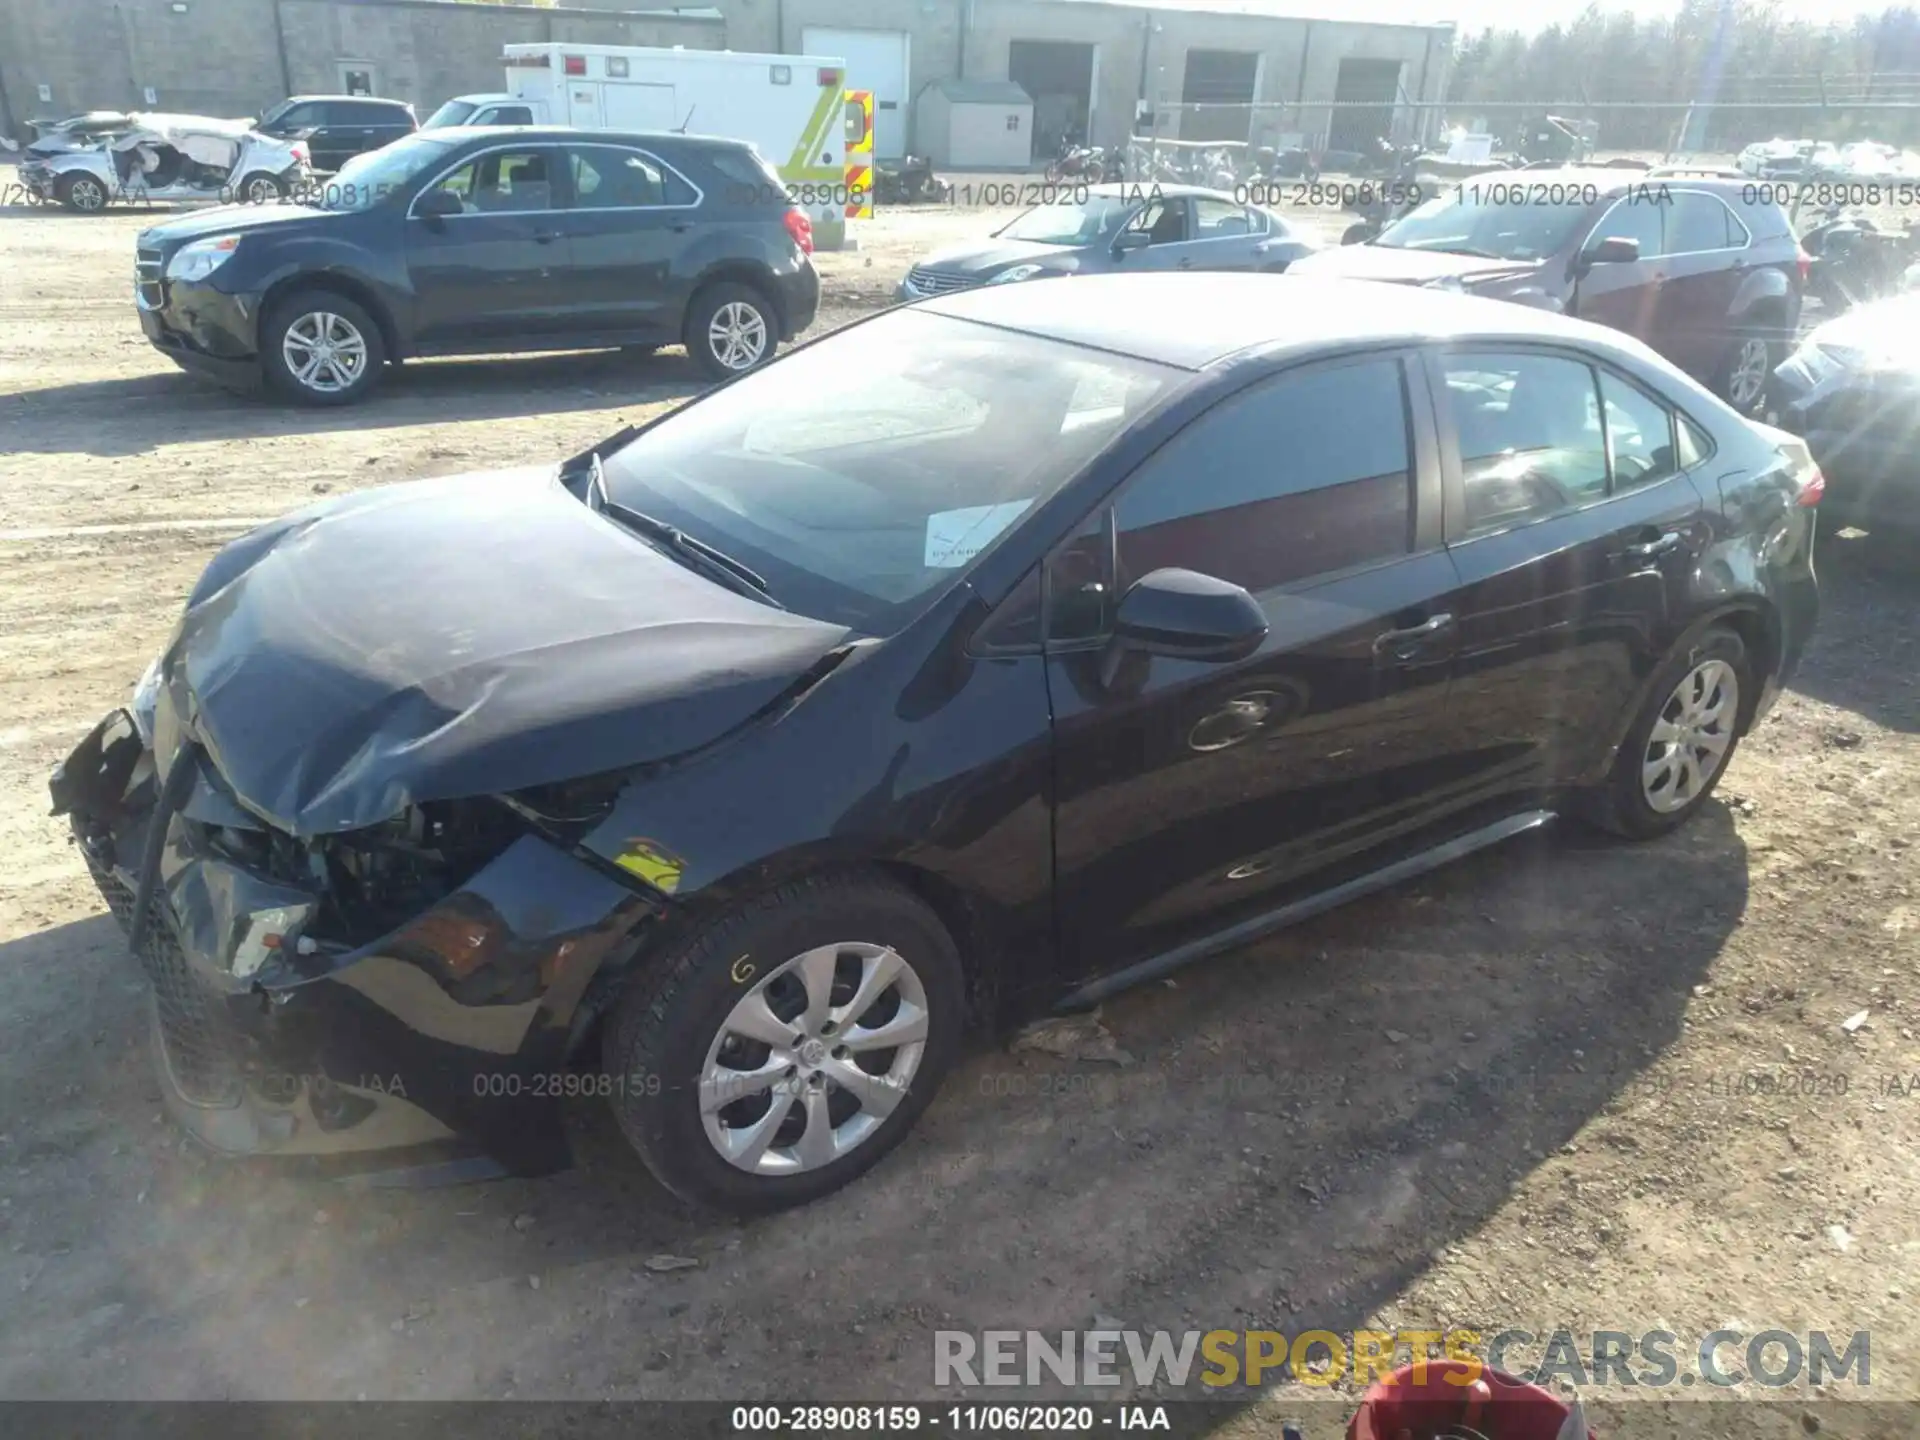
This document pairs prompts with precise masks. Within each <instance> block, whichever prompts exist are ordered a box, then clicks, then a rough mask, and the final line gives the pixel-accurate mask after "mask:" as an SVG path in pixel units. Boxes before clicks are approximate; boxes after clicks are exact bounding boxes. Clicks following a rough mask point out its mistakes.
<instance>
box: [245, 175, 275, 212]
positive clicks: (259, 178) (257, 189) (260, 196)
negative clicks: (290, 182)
mask: <svg viewBox="0 0 1920 1440" xmlns="http://www.w3.org/2000/svg"><path fill="white" fill-rule="evenodd" d="M279 198H280V186H279V184H278V183H277V182H275V181H273V180H269V179H268V178H267V177H266V176H264V175H256V176H255V177H254V178H253V179H252V180H249V181H248V182H247V200H248V201H249V202H250V203H252V204H254V205H270V204H272V203H273V202H274V201H275V200H278V199H279Z"/></svg>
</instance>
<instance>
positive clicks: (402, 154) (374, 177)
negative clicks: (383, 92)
mask: <svg viewBox="0 0 1920 1440" xmlns="http://www.w3.org/2000/svg"><path fill="white" fill-rule="evenodd" d="M455 143H456V142H454V141H452V140H435V139H431V138H428V137H426V136H422V135H413V136H410V137H408V138H407V139H405V140H396V141H395V142H394V143H393V144H391V145H388V146H386V147H384V148H383V149H379V150H371V151H368V152H367V153H366V154H364V155H356V156H354V157H353V158H352V159H351V160H349V161H347V163H346V164H344V165H342V166H341V167H340V172H339V173H338V174H337V175H334V176H332V177H331V178H330V179H327V180H325V181H322V182H321V183H319V184H317V185H315V186H314V188H313V195H312V197H311V198H310V199H309V200H308V202H307V203H308V204H310V205H312V206H313V207H314V208H315V209H318V210H371V209H372V208H373V207H374V206H375V205H378V204H380V203H381V202H382V201H383V200H385V199H386V198H387V197H388V196H390V195H392V194H393V193H394V192H395V191H397V190H399V189H401V188H402V187H403V186H405V185H406V184H407V182H408V181H410V180H412V179H413V178H414V177H415V176H416V175H418V174H419V173H420V172H421V171H423V170H425V169H427V168H428V167H429V166H431V165H437V164H439V163H440V162H441V161H442V160H444V159H445V158H446V157H447V152H448V151H450V150H452V149H453V148H454V145H455Z"/></svg>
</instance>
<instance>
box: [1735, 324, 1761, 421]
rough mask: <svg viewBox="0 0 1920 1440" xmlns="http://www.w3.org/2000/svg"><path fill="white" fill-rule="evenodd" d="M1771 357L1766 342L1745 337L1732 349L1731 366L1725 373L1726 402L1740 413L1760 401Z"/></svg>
mask: <svg viewBox="0 0 1920 1440" xmlns="http://www.w3.org/2000/svg"><path fill="white" fill-rule="evenodd" d="M1770 358H1771V355H1770V352H1769V350H1768V347H1767V342H1766V341H1764V340H1761V339H1757V338H1755V339H1747V340H1743V341H1741V342H1740V348H1739V349H1738V350H1736V351H1734V355H1733V366H1732V368H1731V369H1730V370H1729V371H1728V373H1727V403H1728V404H1730V405H1732V406H1733V408H1734V409H1736V410H1738V411H1739V412H1740V413H1741V414H1742V415H1745V414H1748V413H1750V412H1751V411H1752V410H1753V409H1754V407H1755V406H1757V405H1758V404H1759V403H1760V397H1761V396H1762V395H1763V394H1765V393H1766V388H1767V369H1768V366H1767V361H1768V360H1769V359H1770Z"/></svg>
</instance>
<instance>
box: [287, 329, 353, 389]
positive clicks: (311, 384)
mask: <svg viewBox="0 0 1920 1440" xmlns="http://www.w3.org/2000/svg"><path fill="white" fill-rule="evenodd" d="M280 355H281V358H282V359H284V360H285V361H286V362H287V371H288V373H289V374H291V375H292V376H293V378H294V379H295V380H297V381H299V382H300V384H302V385H304V386H305V387H306V388H307V389H309V390H312V391H314V392H316V393H318V394H321V395H337V394H339V393H340V392H341V391H342V390H345V389H347V388H348V387H349V386H351V385H352V384H353V382H354V381H356V380H358V379H359V378H360V377H361V375H363V374H364V373H365V372H366V368H367V338H366V336H364V335H362V334H361V333H360V331H359V330H358V328H356V327H355V325H354V323H353V322H352V321H351V320H349V319H347V318H346V316H344V315H335V314H332V313H330V312H329V311H325V310H313V311H309V312H308V313H307V314H305V315H302V316H301V317H300V318H299V319H298V320H295V321H294V322H293V323H292V324H291V325H289V326H288V327H287V333H286V335H285V336H284V337H282V339H281V341H280Z"/></svg>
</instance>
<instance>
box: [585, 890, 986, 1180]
mask: <svg viewBox="0 0 1920 1440" xmlns="http://www.w3.org/2000/svg"><path fill="white" fill-rule="evenodd" d="M802 962H809V964H810V966H811V968H808V966H803V963H802ZM883 976H890V977H895V978H892V979H883V978H882V977H883ZM863 992H864V993H865V995H866V999H865V1000H864V1001H860V1002H858V1003H859V1007H860V1008H859V1009H858V1010H857V1011H856V1010H855V1008H854V1007H855V1004H856V997H858V996H859V995H860V994H861V993H863ZM816 993H817V994H818V995H819V996H821V997H823V999H822V1000H821V1002H820V1007H821V1008H820V1009H819V1010H818V1011H809V1010H808V1009H806V1008H803V1007H804V1006H805V1005H806V1004H807V1002H809V1001H810V999H811V997H813V996H814V995H815V994H816ZM756 1000H757V1001H758V1002H759V1003H758V1004H757V1005H756V1003H755V1002H756ZM829 1005H830V1007H831V1008H829ZM964 1005H965V984H964V980H963V976H962V971H961V965H960V956H959V953H958V951H957V950H956V949H955V948H954V943H953V939H952V937H951V936H949V935H948V933H947V931H946V927H945V926H943V925H942V924H941V923H940V920H939V918H938V917H937V916H935V915H934V913H933V912H932V911H931V910H929V909H928V908H927V907H926V906H925V905H924V904H922V903H921V901H920V900H919V899H918V898H916V897H915V896H913V895H912V894H910V893H909V892H907V891H906V890H904V889H902V888H901V887H899V886H898V885H895V884H893V883H891V882H890V881H887V880H885V879H883V878H880V877H878V876H869V875H863V874H862V875H853V874H849V875H829V876H817V877H812V878H808V879H804V880H800V881H796V882H794V883H793V884H789V885H785V886H782V887H780V888H779V889H777V890H774V891H771V892H769V893H767V894H765V895H762V896H760V897H758V898H757V899H754V900H750V901H748V902H747V903H746V904H744V905H742V906H740V907H739V908H738V909H736V910H735V911H734V912H733V913H731V914H729V915H727V916H726V917H725V918H723V919H721V920H720V921H718V922H717V923H716V924H714V925H713V926H712V927H711V928H709V929H708V930H706V931H705V932H704V933H702V934H700V935H698V936H696V937H694V938H693V939H692V940H691V941H690V942H688V943H687V944H686V945H685V946H684V947H683V948H681V949H679V950H678V951H677V952H674V953H669V954H667V955H665V956H662V957H660V958H659V959H657V960H656V961H654V962H653V963H652V964H651V965H649V966H648V967H647V969H646V970H644V971H643V972H642V973H641V974H639V975H636V976H635V977H634V979H633V981H632V982H631V983H630V985H629V986H628V989H627V992H626V994H625V995H623V996H622V997H621V999H620V1002H619V1004H618V1006H617V1007H616V1008H615V1010H614V1013H613V1017H612V1020H611V1023H610V1025H609V1027H608V1030H607V1034H606V1038H605V1041H604V1044H603V1047H602V1057H603V1058H602V1064H603V1066H604V1068H605V1072H606V1074H607V1076H608V1077H609V1081H610V1085H609V1089H610V1091H611V1104H612V1106H613V1110H614V1116H615V1118H616V1119H617V1120H618V1121H619V1124H620V1129H621V1131H622V1133H624V1134H625V1135H626V1137H627V1140H628V1141H629V1142H630V1143H631V1144H632V1145H633V1148H634V1149H635V1150H636V1151H638V1152H639V1155H640V1158H641V1159H642V1160H643V1161H644V1162H645V1163H646V1166H647V1168H648V1169H649V1170H651V1171H652V1172H653V1174H654V1175H655V1177H656V1178H658V1179H659V1181H660V1183H661V1184H662V1185H664V1186H666V1187H667V1189H669V1190H671V1191H673V1193H674V1194H676V1195H678V1196H680V1197H681V1198H682V1199H684V1200H687V1201H690V1202H692V1203H693V1204H695V1205H702V1206H707V1207H709V1208H713V1209H717V1210H723V1211H727V1212H730V1213H733V1214H737V1215H751V1214H759V1213H765V1212H767V1211H771V1210H779V1209H784V1208H786V1207H788V1206H791V1205H801V1204H805V1203H806V1202H808V1201H810V1200H815V1199H818V1198H819V1197H821V1196H823V1195H826V1194H829V1193H830V1192H832V1191H834V1190H838V1189H839V1188H840V1187H841V1186H843V1185H845V1184H847V1183H848V1182H850V1181H852V1180H853V1179H855V1178H856V1177H858V1176H860V1175H862V1174H864V1173H865V1172H866V1171H867V1170H869V1169H871V1168H872V1167H873V1166H874V1165H876V1164H877V1163H879V1161H880V1160H881V1159H882V1158H883V1157H884V1156H885V1155H886V1154H887V1152H888V1151H890V1150H892V1149H893V1147H894V1146H895V1145H897V1144H899V1143H900V1141H901V1140H903V1139H904V1138H905V1137H906V1133H907V1131H908V1130H909V1129H910V1128H911V1127H912V1125H913V1123H914V1121H915V1120H916V1119H918V1118H919V1115H920V1112H921V1111H923V1110H925V1109H926V1107H927V1105H928V1103H929V1102H930V1101H931V1100H932V1099H933V1094H934V1091H935V1090H937V1089H938V1088H939V1085H940V1081H941V1080H942V1078H944V1076H945V1075H946V1073H947V1071H948V1070H949V1069H950V1068H951V1067H952V1065H953V1062H954V1059H955V1057H956V1055H957V1054H958V1050H959V1044H960V1036H961V1032H962V1011H963V1008H964ZM810 1015H811V1016H812V1017H813V1018H809V1016H810ZM782 1017H786V1018H782ZM749 1020H757V1021H758V1023H757V1024H755V1025H753V1026H752V1027H751V1028H752V1029H753V1030H754V1031H756V1032H758V1033H760V1034H771V1035H772V1036H773V1037H774V1038H775V1039H779V1037H781V1036H783V1035H790V1036H791V1037H792V1040H793V1042H794V1043H792V1044H791V1045H790V1046H784V1042H783V1046H784V1048H780V1049H777V1050H776V1048H775V1044H774V1043H773V1041H772V1040H769V1041H764V1042H763V1041H761V1040H758V1039H755V1038H752V1036H751V1035H749V1033H748V1030H747V1029H746V1028H743V1027H745V1026H747V1024H748V1021H749ZM863 1022H864V1023H863ZM889 1026H897V1027H900V1028H901V1033H903V1034H906V1035H909V1036H911V1034H918V1035H919V1037H920V1038H919V1039H918V1041H915V1040H913V1039H911V1038H908V1039H906V1040H904V1041H903V1043H901V1044H899V1045H896V1046H892V1047H886V1046H876V1045H874V1044H873V1043H872V1041H871V1038H870V1037H871V1036H872V1035H873V1034H875V1033H877V1032H881V1031H882V1029H883V1027H889ZM863 1041H864V1042H865V1043H862V1042H863ZM916 1046H917V1048H916ZM909 1052H911V1053H909ZM789 1062H790V1063H789ZM823 1072H824V1073H823ZM835 1075H841V1076H847V1077H848V1080H849V1082H850V1083H847V1082H842V1081H840V1080H837V1079H835V1078H833V1077H834V1076H835ZM756 1077H757V1078H756ZM721 1096H732V1097H734V1098H732V1099H731V1100H724V1101H722V1100H718V1099H717V1098H716V1097H721ZM776 1109H777V1110H778V1113H777V1114H776V1113H775V1111H776ZM835 1115H837V1116H838V1117H839V1118H837V1119H835V1118H833V1117H834V1116H835ZM816 1126H820V1127H824V1133H823V1132H822V1131H821V1130H817V1129H816V1128H815V1127H816ZM815 1142H818V1147H819V1148H812V1147H813V1145H814V1143H815ZM810 1149H811V1150H812V1153H811V1154H809V1150H810Z"/></svg>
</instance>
